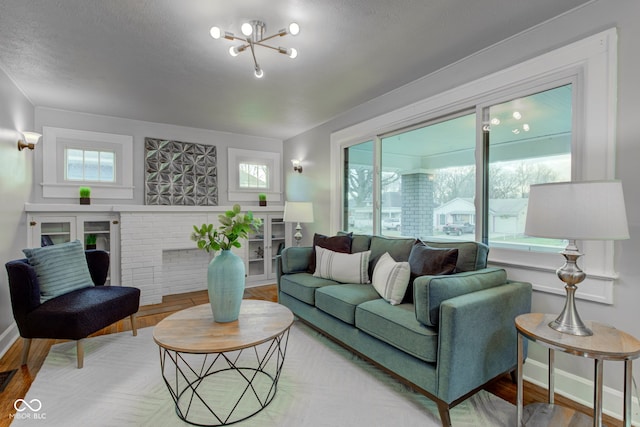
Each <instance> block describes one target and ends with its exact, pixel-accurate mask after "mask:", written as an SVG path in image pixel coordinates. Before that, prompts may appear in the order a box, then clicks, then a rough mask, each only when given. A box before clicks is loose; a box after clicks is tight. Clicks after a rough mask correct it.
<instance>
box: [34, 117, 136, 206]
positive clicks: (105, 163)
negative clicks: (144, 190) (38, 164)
mask: <svg viewBox="0 0 640 427" xmlns="http://www.w3.org/2000/svg"><path fill="white" fill-rule="evenodd" d="M42 133H43V142H42V145H43V159H44V160H43V164H42V173H43V184H42V195H43V197H45V198H48V197H60V198H77V197H78V187H79V186H81V185H89V186H90V187H91V189H92V192H91V197H92V198H95V199H133V137H132V136H128V135H117V134H110V133H102V132H90V131H82V130H75V129H62V128H53V127H46V126H45V127H43V128H42Z"/></svg>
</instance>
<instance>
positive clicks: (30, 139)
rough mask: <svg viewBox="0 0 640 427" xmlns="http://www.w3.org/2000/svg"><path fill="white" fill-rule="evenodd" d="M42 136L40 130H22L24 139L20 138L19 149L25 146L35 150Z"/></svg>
mask: <svg viewBox="0 0 640 427" xmlns="http://www.w3.org/2000/svg"><path fill="white" fill-rule="evenodd" d="M41 136H42V134H40V133H38V132H22V139H19V140H18V151H22V150H23V149H25V148H28V149H29V150H33V149H34V148H35V147H36V144H37V143H38V140H39V139H40V137H41ZM25 141H26V142H25Z"/></svg>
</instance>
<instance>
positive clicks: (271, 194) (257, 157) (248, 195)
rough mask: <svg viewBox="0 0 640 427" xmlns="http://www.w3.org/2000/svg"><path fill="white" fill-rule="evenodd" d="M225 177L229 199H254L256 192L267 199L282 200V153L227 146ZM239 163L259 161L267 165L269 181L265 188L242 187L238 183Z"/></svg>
mask: <svg viewBox="0 0 640 427" xmlns="http://www.w3.org/2000/svg"><path fill="white" fill-rule="evenodd" d="M227 155H228V159H229V162H228V166H227V167H228V170H227V177H228V183H229V190H228V199H229V201H243V202H245V201H255V200H257V199H258V194H260V193H264V194H266V195H267V200H268V201H273V202H279V201H281V200H282V191H281V188H282V178H281V177H282V169H281V166H280V165H281V158H282V154H280V153H276V152H271V151H258V150H243V149H240V148H232V147H229V148H228V149H227ZM240 163H259V164H266V165H269V168H270V170H269V173H268V178H269V183H268V186H267V188H242V187H240V183H239V175H238V173H239V172H238V171H239V167H240Z"/></svg>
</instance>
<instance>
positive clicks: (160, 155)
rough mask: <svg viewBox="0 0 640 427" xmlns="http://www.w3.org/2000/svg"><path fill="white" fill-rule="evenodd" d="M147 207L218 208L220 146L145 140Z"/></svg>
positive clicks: (153, 139)
mask: <svg viewBox="0 0 640 427" xmlns="http://www.w3.org/2000/svg"><path fill="white" fill-rule="evenodd" d="M144 146H145V174H144V186H145V203H146V204H147V205H184V206H217V205H218V168H217V156H216V147H215V146H213V145H205V144H194V143H191V142H180V141H169V140H165V139H156V138H145V139H144Z"/></svg>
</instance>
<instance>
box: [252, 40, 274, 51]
mask: <svg viewBox="0 0 640 427" xmlns="http://www.w3.org/2000/svg"><path fill="white" fill-rule="evenodd" d="M254 44H256V45H258V46H262V47H268V48H269V49H273V50H277V51H279V50H280V48H277V47H273V46H269V45H268V44H262V43H260V42H256V43H254Z"/></svg>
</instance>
